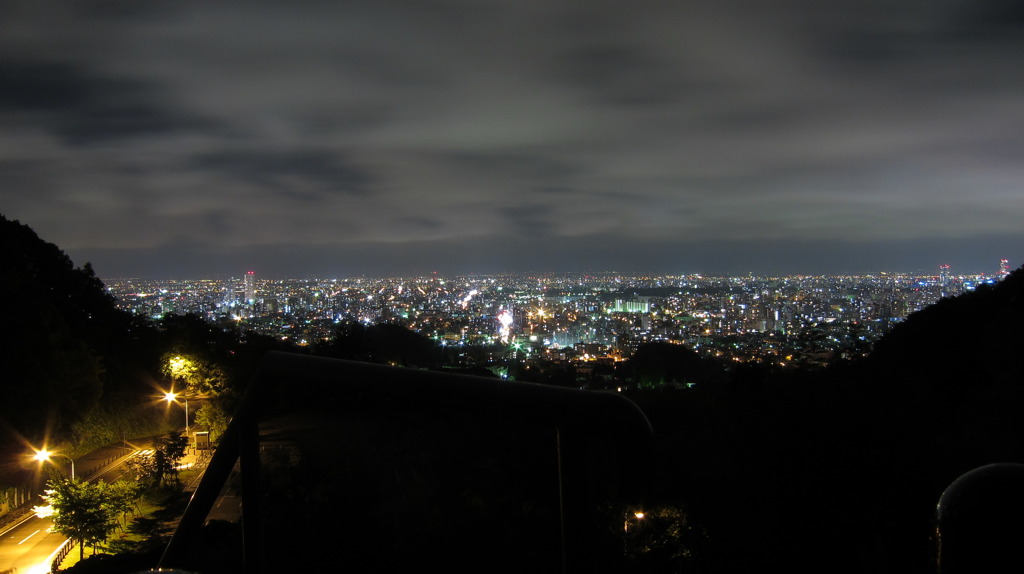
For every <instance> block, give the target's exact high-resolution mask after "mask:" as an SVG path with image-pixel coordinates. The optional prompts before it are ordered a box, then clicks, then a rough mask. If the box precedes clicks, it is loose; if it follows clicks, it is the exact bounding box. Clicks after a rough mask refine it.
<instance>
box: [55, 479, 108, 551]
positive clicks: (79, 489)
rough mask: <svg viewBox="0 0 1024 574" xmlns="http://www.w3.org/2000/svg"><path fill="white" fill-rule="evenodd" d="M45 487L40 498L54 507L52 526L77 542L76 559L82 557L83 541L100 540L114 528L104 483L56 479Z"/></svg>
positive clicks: (91, 542) (99, 541) (94, 542)
mask: <svg viewBox="0 0 1024 574" xmlns="http://www.w3.org/2000/svg"><path fill="white" fill-rule="evenodd" d="M47 486H49V489H48V490H47V491H46V493H45V494H44V495H43V500H45V501H46V502H47V503H48V504H49V505H50V506H52V507H53V514H52V516H51V518H52V520H53V529H54V531H56V532H58V533H60V534H63V535H64V536H67V537H68V538H70V539H72V540H75V541H76V542H78V552H79V559H83V558H85V545H86V544H92V545H93V546H95V545H96V544H99V543H101V542H103V541H104V540H106V539H107V537H108V536H110V533H111V532H113V531H114V529H115V528H117V519H116V517H115V515H114V512H112V510H111V507H110V505H109V504H108V502H109V500H110V492H109V489H108V486H107V484H106V483H105V482H103V481H99V482H87V481H84V480H74V479H65V478H56V479H53V480H51V481H49V482H48V483H47Z"/></svg>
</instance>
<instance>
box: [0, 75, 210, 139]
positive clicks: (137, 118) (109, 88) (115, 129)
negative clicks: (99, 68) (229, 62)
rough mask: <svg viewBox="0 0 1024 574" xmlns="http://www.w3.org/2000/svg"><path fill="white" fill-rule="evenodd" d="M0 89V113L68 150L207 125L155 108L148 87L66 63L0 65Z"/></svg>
mask: <svg viewBox="0 0 1024 574" xmlns="http://www.w3.org/2000/svg"><path fill="white" fill-rule="evenodd" d="M0 85H2V86H4V89H3V90H2V91H0V109H4V110H5V112H6V113H8V114H11V117H15V116H17V115H19V114H27V115H26V116H25V119H26V120H27V121H30V122H34V123H38V124H40V125H43V126H45V127H46V128H47V129H49V130H51V131H52V132H54V133H55V134H57V135H58V136H60V137H61V138H63V139H64V140H65V141H66V142H67V143H68V145H72V146H78V145H89V144H96V143H103V142H106V141H110V140H119V139H131V138H138V137H156V136H162V135H165V134H167V133H168V132H176V131H184V130H190V129H198V128H209V127H211V126H212V124H211V122H209V121H205V120H200V119H199V118H196V117H189V116H188V115H185V114H181V113H178V112H176V111H174V110H172V109H170V108H168V107H164V106H161V105H160V103H159V99H160V98H159V97H158V96H157V93H156V89H155V87H154V86H151V85H147V84H146V83H144V82H141V81H137V80H132V79H125V78H114V77H106V76H103V75H99V74H94V73H91V72H89V71H88V70H87V69H85V68H84V67H82V66H78V65H74V64H70V63H67V62H37V61H22V62H12V61H0Z"/></svg>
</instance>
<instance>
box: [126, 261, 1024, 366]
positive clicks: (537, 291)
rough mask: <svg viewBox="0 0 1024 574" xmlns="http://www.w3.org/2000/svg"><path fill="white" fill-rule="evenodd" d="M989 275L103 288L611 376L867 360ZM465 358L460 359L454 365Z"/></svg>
mask: <svg viewBox="0 0 1024 574" xmlns="http://www.w3.org/2000/svg"><path fill="white" fill-rule="evenodd" d="M1007 269H1008V263H1007V262H1006V261H1005V260H1003V261H1001V262H1000V266H999V268H998V271H995V272H994V273H992V274H987V275H986V274H978V275H957V274H955V273H952V272H951V270H950V269H949V266H947V265H942V266H940V267H939V268H938V269H937V270H936V271H937V272H936V273H935V274H933V275H924V274H899V273H878V274H864V275H845V276H787V277H759V276H746V277H710V276H704V275H678V276H625V275H620V274H614V273H607V274H597V275H570V274H563V275H556V274H551V275H526V274H523V275H493V276H463V277H442V276H438V275H431V276H425V277H393V278H377V279H371V278H349V279H262V278H259V277H258V275H257V274H256V273H255V272H253V271H249V272H247V273H245V274H244V275H243V276H242V278H228V279H202V280H187V281H186V280H164V281H141V280H132V279H113V280H107V281H106V284H107V288H108V290H109V291H110V293H111V294H112V295H113V296H114V297H115V298H116V299H117V301H118V305H119V306H120V307H121V308H123V309H125V310H128V311H130V312H131V313H133V314H136V315H140V316H146V317H150V318H160V317H163V316H165V315H169V314H195V315H197V316H200V317H202V318H204V319H206V320H208V321H210V322H212V323H216V324H220V325H231V326H233V328H237V329H239V330H242V331H251V332H255V333H258V334H261V335H266V336H272V337H275V338H277V339H280V340H282V341H287V342H291V343H293V344H295V345H299V346H307V345H312V344H316V343H318V342H324V341H328V340H330V339H331V337H332V336H333V335H334V332H335V329H336V328H337V326H338V325H339V324H341V323H346V322H360V323H363V324H366V325H371V324H376V323H390V324H398V325H401V326H403V327H406V328H408V329H410V330H413V331H416V332H418V333H420V334H422V335H424V336H426V337H428V338H430V339H432V340H434V341H436V342H437V343H438V344H439V345H441V346H444V347H474V346H476V347H484V348H487V349H488V352H487V353H486V354H484V355H482V356H481V355H479V354H469V353H467V354H464V355H460V354H458V353H456V354H454V356H455V357H456V360H457V361H458V362H460V363H462V366H478V364H479V363H480V362H484V363H489V362H492V361H495V360H499V359H508V358H509V357H511V358H516V359H519V360H525V361H529V360H531V359H533V360H541V359H544V360H550V361H555V362H573V363H577V364H579V363H583V362H591V361H598V362H614V361H620V360H624V359H628V358H629V357H630V356H631V355H632V354H633V352H634V351H635V350H636V349H637V348H638V346H639V345H641V344H643V343H649V342H658V341H661V342H670V343H677V344H685V345H687V346H688V347H690V348H692V349H694V350H696V351H697V352H699V353H701V354H702V355H704V356H707V357H718V358H722V359H725V360H729V361H737V362H754V363H763V364H769V365H774V366H778V367H785V366H787V365H818V364H820V365H823V364H826V363H827V362H829V361H831V360H834V359H837V358H849V357H852V356H856V355H858V354H863V353H865V352H866V351H867V350H868V349H869V347H870V344H871V342H873V341H874V340H876V339H877V338H878V337H880V336H881V335H883V334H884V333H886V332H887V331H888V330H889V329H890V328H891V327H892V326H893V325H894V324H895V323H897V322H899V321H901V320H903V319H904V318H905V317H906V316H907V315H909V314H910V313H913V312H914V311H917V310H919V309H922V308H924V307H926V306H928V305H930V304H932V303H934V302H936V301H938V300H939V299H941V298H943V297H950V296H955V295H957V294H959V293H962V292H964V291H967V290H973V289H975V288H976V287H977V286H978V285H980V284H983V283H987V282H993V281H997V280H998V279H999V278H1001V277H1002V276H1003V275H1005V272H1006V270H1007ZM459 357H461V358H459Z"/></svg>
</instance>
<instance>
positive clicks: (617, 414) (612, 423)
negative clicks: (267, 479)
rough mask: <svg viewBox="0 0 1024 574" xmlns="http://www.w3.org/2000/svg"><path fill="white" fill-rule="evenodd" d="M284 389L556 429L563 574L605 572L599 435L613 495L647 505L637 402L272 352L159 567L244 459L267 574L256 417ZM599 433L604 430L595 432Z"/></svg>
mask: <svg viewBox="0 0 1024 574" xmlns="http://www.w3.org/2000/svg"><path fill="white" fill-rule="evenodd" d="M286 388H287V389H299V388H305V389H311V388H314V389H317V391H316V392H323V393H329V394H330V396H331V397H332V398H333V399H338V400H346V401H360V400H365V399H366V397H372V398H375V399H381V398H383V399H385V400H386V401H394V402H395V403H401V404H403V405H416V406H417V408H422V409H424V410H426V409H431V408H436V407H444V408H445V409H455V410H462V411H467V412H472V413H474V414H483V415H485V416H487V417H491V418H496V419H507V420H529V421H542V422H544V423H545V424H551V425H553V426H554V428H555V433H556V442H557V445H556V449H557V458H558V471H557V475H558V478H557V480H558V483H559V484H558V492H559V503H558V504H559V507H560V510H559V515H560V517H559V522H560V532H561V540H560V541H559V544H560V547H561V551H560V555H561V565H560V567H559V570H560V571H561V572H563V573H570V572H593V571H598V570H601V569H603V568H601V567H599V566H601V565H598V564H595V563H594V561H595V560H596V558H594V556H592V555H591V554H590V553H589V552H588V549H591V548H593V547H594V543H595V541H594V540H591V539H590V538H589V537H591V536H592V533H593V531H594V528H593V524H591V521H592V519H593V508H594V505H595V504H597V503H598V500H597V499H596V498H595V494H594V492H592V491H591V490H590V489H588V488H585V487H579V485H586V484H587V481H588V479H589V478H590V477H589V476H588V473H589V472H591V469H590V468H588V466H587V464H588V462H587V460H586V459H585V455H584V454H583V453H584V452H585V451H586V450H587V449H588V445H589V444H590V443H591V442H592V441H593V440H594V437H595V436H601V437H605V438H607V437H613V439H612V440H611V441H610V442H612V443H613V444H610V445H604V446H608V447H609V448H611V449H613V450H614V451H615V452H617V453H618V454H619V455H620V456H617V457H616V458H615V464H617V465H619V466H618V468H617V469H615V470H616V472H613V473H611V474H613V475H614V477H615V480H616V482H617V488H616V495H617V497H618V498H619V499H620V500H621V501H622V502H623V503H625V504H633V505H640V504H641V503H642V500H643V498H644V496H645V493H646V491H647V489H648V488H649V487H650V481H651V480H652V467H653V466H654V465H652V464H648V465H643V464H641V465H637V464H636V461H650V460H652V457H653V451H654V436H653V432H652V429H651V426H650V423H649V421H648V420H647V417H646V416H645V415H644V413H643V412H642V411H641V410H640V409H639V408H638V407H637V406H636V405H635V404H634V403H633V402H631V401H629V400H628V399H626V398H624V397H622V396H620V395H618V394H616V393H607V392H592V391H582V390H578V389H568V388H561V387H553V386H546V385H536V384H528V383H515V382H507V381H501V380H496V379H489V378H483V377H473V376H466V375H455V374H448V373H443V372H435V371H423V370H414V369H405V368H397V367H389V366H385V365H375V364H367V363H357V362H352V361H343V360H336V359H325V358H318V357H310V356H305V355H294V354H287V353H278V352H273V353H269V354H268V355H267V356H266V357H264V359H263V360H262V362H261V364H260V366H259V369H258V371H257V373H256V375H255V376H254V378H253V380H252V382H251V383H250V385H249V387H248V389H247V390H246V393H245V395H244V397H243V399H242V402H241V405H240V407H239V410H238V412H237V413H236V415H235V417H234V418H233V419H232V422H231V424H230V425H229V427H228V429H227V430H226V431H225V433H224V435H223V437H222V438H221V441H220V445H219V447H218V448H217V450H216V452H215V453H214V455H213V457H212V459H211V460H210V462H209V465H208V467H207V469H206V472H205V474H204V476H203V479H202V481H201V482H200V484H199V485H198V487H197V488H196V491H195V493H194V494H193V496H192V499H191V500H190V502H189V504H188V507H187V508H186V510H185V513H184V515H183V516H182V518H181V521H180V523H179V525H178V528H177V530H176V531H175V533H174V535H173V536H172V539H171V540H170V542H169V544H168V545H167V547H166V549H165V551H164V553H163V556H162V558H161V559H160V562H159V564H158V567H159V568H182V567H185V566H186V565H187V564H186V562H187V555H188V552H189V548H190V547H191V546H192V544H193V543H194V542H195V540H196V539H197V537H198V535H199V532H200V530H201V528H202V526H203V524H204V522H205V520H206V517H207V515H208V514H209V512H210V510H211V508H212V507H213V505H214V503H215V501H216V500H217V498H218V495H219V493H220V492H221V490H222V488H223V486H224V485H225V484H226V482H227V481H228V478H229V476H230V475H231V473H232V470H233V469H234V467H235V464H236V462H239V463H240V474H241V489H242V497H243V501H244V502H243V511H242V512H243V518H242V532H243V537H244V542H243V552H242V554H243V556H240V557H239V559H240V560H241V561H242V563H243V567H244V571H245V572H246V573H247V574H260V573H261V572H262V568H263V565H264V563H265V560H264V556H263V555H262V553H263V552H264V549H265V547H266V546H265V544H264V541H263V540H262V534H261V524H262V520H263V516H262V509H261V501H260V498H261V497H260V495H259V493H260V492H261V490H260V486H261V478H260V475H261V469H260V457H259V452H260V429H259V422H260V418H261V416H262V415H263V413H265V412H266V410H267V409H268V408H270V407H274V406H278V405H276V403H277V401H276V400H274V397H275V393H279V392H282V389H286ZM311 396H313V395H311ZM597 429H600V431H601V432H600V433H597V432H595V430H597ZM620 524H621V523H620Z"/></svg>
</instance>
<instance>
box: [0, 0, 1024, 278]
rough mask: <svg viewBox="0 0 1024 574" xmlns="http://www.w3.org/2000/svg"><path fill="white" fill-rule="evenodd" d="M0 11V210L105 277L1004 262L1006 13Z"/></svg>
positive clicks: (607, 5) (752, 5) (900, 267)
mask: <svg viewBox="0 0 1024 574" xmlns="http://www.w3.org/2000/svg"><path fill="white" fill-rule="evenodd" d="M0 13H2V14H3V16H2V17H0V213H2V214H3V215H5V216H6V217H8V218H10V219H18V220H20V221H21V222H22V223H24V224H27V225H29V226H31V227H32V228H33V229H34V230H35V231H36V232H37V233H38V234H39V235H40V236H41V237H42V238H43V239H45V240H47V241H50V242H53V243H55V244H57V245H58V246H59V247H60V248H61V249H63V250H64V251H65V252H67V253H68V255H69V256H71V258H72V259H73V260H74V262H75V263H76V264H77V265H81V264H84V263H85V262H87V261H88V262H91V263H92V264H93V266H94V268H95V270H96V272H97V274H98V275H99V276H100V277H101V278H117V277H130V276H136V277H151V278H196V277H203V276H239V275H241V274H242V273H244V272H245V271H246V270H255V271H256V272H257V273H258V274H259V275H260V276H262V277H302V276H310V275H315V276H322V277H346V276H357V275H413V274H421V273H427V272H431V271H437V272H440V273H442V274H460V273H494V272H518V271H532V272H561V271H565V272H588V271H591V272H600V271H612V270H614V271H620V272H653V273H673V274H676V273H696V272H701V273H708V274H714V273H728V274H741V273H742V274H745V273H748V272H753V273H808V274H810V273H831V272H871V271H881V270H886V271H915V270H933V269H937V267H938V265H940V264H943V263H946V264H950V265H952V268H953V271H954V272H964V273H974V272H981V271H983V272H989V273H990V272H994V271H995V270H996V269H997V266H998V260H999V259H1000V258H1007V259H1009V260H1010V264H1011V267H1013V268H1016V267H1019V266H1020V265H1021V263H1022V262H1024V223H1022V222H1024V3H1022V2H1019V1H1018V0H900V1H871V0H867V1H860V0H858V1H855V2H850V1H844V2H838V1H836V2H830V1H822V0H775V1H772V2H765V1H764V0H716V1H706V2H692V1H682V0H678V1H672V2H667V1H651V2H626V1H620V2H612V1H608V2H602V1H594V2H590V1H587V2H582V1H564V2H563V1H558V0H543V1H532V0H508V1H491V0H466V1H449V2H435V1H427V0H410V1H404V0H403V1H392V0H369V1H363V0H345V1H342V2H339V1H333V0H332V1H327V2H314V1H304V2H295V3H290V2H279V1H278V2H259V1H249V2H209V1H201V2H199V1H197V2H188V1H174V2H138V1H114V0H111V1H105V2H94V1H73V2H68V1H64V2H59V3H58V2H53V3H51V2H47V1H35V0H33V1H32V2H23V1H16V2H6V1H0Z"/></svg>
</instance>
